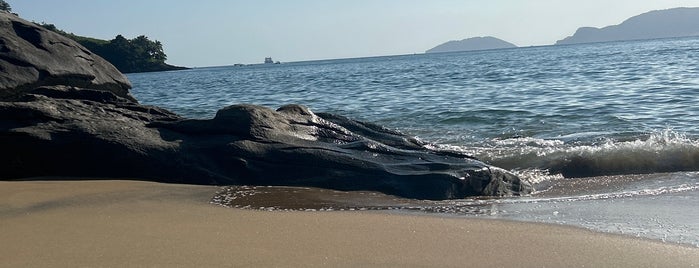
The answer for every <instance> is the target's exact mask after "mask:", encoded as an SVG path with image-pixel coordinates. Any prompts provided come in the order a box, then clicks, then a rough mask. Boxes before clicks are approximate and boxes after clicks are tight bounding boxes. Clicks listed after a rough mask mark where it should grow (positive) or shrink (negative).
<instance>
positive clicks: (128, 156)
mask: <svg viewBox="0 0 699 268" xmlns="http://www.w3.org/2000/svg"><path fill="white" fill-rule="evenodd" d="M34 92H35V93H34V94H30V95H25V97H24V98H23V99H21V100H19V101H15V102H0V147H2V148H3V150H2V152H0V177H4V178H26V177H33V176H85V177H101V178H140V179H148V180H153V181H160V182H176V183H192V184H215V185H231V184H246V185H287V186H315V187H323V188H331V189H338V190H373V191H381V192H384V193H388V194H394V195H399V196H403V197H410V198H421V199H448V198H463V197H465V196H473V195H492V196H502V195H519V194H521V193H527V192H529V191H530V190H531V186H530V185H529V184H528V183H527V182H525V181H522V180H520V179H519V178H518V177H517V176H515V175H513V174H511V173H509V172H507V171H505V170H502V169H499V168H496V167H492V166H489V165H487V164H484V163H482V162H480V161H478V160H475V159H473V158H471V157H469V156H467V155H462V154H459V153H455V152H441V151H437V150H432V149H428V147H427V146H425V145H426V144H424V143H422V142H420V141H418V140H416V139H414V138H412V137H410V136H406V135H403V134H400V133H398V132H395V131H391V130H388V129H385V128H382V127H380V126H377V125H373V124H369V123H364V122H359V121H354V120H351V119H349V118H345V117H342V116H337V115H331V114H315V113H313V112H312V111H310V110H309V109H308V108H306V107H303V106H300V105H287V106H284V107H281V108H279V109H278V110H276V111H275V110H271V109H269V108H266V107H261V106H255V105H234V106H229V107H226V108H223V109H221V110H220V111H219V112H218V113H217V114H216V116H215V117H214V118H212V119H208V120H194V119H185V118H181V117H179V116H177V115H175V114H173V113H170V112H168V111H166V110H163V109H160V108H157V107H151V106H144V105H139V104H135V103H131V102H123V101H122V102H119V101H116V102H115V101H112V100H119V98H117V97H112V98H105V97H103V96H102V92H98V91H95V90H90V89H74V88H73V89H70V88H69V89H66V88H65V87H58V88H55V87H43V88H40V90H36V91H34ZM55 92H62V93H61V94H62V95H60V96H59V94H56V93H55ZM88 92H91V93H94V94H87V93H88ZM43 93H48V95H51V97H49V96H46V95H43ZM109 94H111V93H109ZM85 96H88V97H87V98H86V97H85ZM94 96H97V97H94ZM350 129H351V130H350Z"/></svg>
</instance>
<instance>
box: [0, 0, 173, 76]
mask: <svg viewBox="0 0 699 268" xmlns="http://www.w3.org/2000/svg"><path fill="white" fill-rule="evenodd" d="M0 1H2V0H0ZM40 25H41V26H42V27H44V28H46V29H48V30H51V31H54V32H56V33H59V34H61V35H63V36H66V37H68V38H70V39H73V40H75V41H76V42H78V43H80V44H81V45H83V46H84V47H85V48H87V49H89V50H90V51H92V52H94V53H95V54H97V55H99V56H100V57H102V58H104V59H105V60H107V61H108V62H110V63H111V64H112V65H114V67H116V68H117V69H119V71H121V72H122V73H136V72H152V71H167V70H180V69H186V68H183V67H177V66H172V65H169V64H167V63H165V60H167V55H166V54H165V52H164V51H163V44H162V43H161V42H160V41H158V40H155V41H152V40H150V39H149V38H148V37H147V36H145V35H141V36H138V37H136V38H134V39H127V38H125V37H124V36H122V35H117V36H116V37H114V39H112V40H109V41H107V40H101V39H96V38H90V37H84V36H79V35H75V34H72V33H67V32H65V31H62V30H60V29H58V28H57V27H56V26H55V25H53V24H48V23H40Z"/></svg>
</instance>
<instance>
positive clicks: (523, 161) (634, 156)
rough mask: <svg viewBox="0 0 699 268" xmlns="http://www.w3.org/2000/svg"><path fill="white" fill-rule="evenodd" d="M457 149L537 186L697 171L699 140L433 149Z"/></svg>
mask: <svg viewBox="0 0 699 268" xmlns="http://www.w3.org/2000/svg"><path fill="white" fill-rule="evenodd" d="M436 147H437V148H439V149H445V150H459V151H462V152H466V153H469V154H471V155H474V156H475V157H477V158H479V159H481V160H483V161H485V162H487V163H489V164H492V165H495V166H499V167H502V168H505V169H509V170H514V171H520V173H522V174H524V175H525V176H531V177H533V180H534V181H535V182H536V181H537V180H538V181H543V180H546V179H550V178H552V177H557V176H563V177H566V178H580V177H593V176H605V175H625V174H645V173H659V172H679V171H699V140H695V139H691V138H688V137H687V136H686V135H684V134H681V133H677V132H674V131H672V130H669V129H668V130H663V131H657V132H653V133H651V134H649V135H646V137H636V138H630V139H629V138H627V139H626V140H618V139H610V138H606V139H602V140H600V141H596V142H591V143H589V144H583V143H580V142H565V141H563V140H558V139H537V138H531V137H518V138H511V139H494V140H491V141H489V142H488V144H486V145H483V146H479V147H457V146H448V145H437V146H436Z"/></svg>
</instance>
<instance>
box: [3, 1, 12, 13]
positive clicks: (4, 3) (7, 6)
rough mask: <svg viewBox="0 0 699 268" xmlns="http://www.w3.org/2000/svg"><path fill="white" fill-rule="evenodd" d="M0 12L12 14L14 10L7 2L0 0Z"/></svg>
mask: <svg viewBox="0 0 699 268" xmlns="http://www.w3.org/2000/svg"><path fill="white" fill-rule="evenodd" d="M0 10H2V11H7V12H12V8H11V7H10V4H8V3H7V2H5V0H0Z"/></svg>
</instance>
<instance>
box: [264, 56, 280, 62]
mask: <svg viewBox="0 0 699 268" xmlns="http://www.w3.org/2000/svg"><path fill="white" fill-rule="evenodd" d="M265 64H281V62H278V61H277V62H274V61H273V60H272V57H266V58H265Z"/></svg>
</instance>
